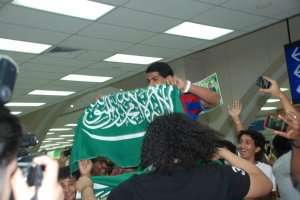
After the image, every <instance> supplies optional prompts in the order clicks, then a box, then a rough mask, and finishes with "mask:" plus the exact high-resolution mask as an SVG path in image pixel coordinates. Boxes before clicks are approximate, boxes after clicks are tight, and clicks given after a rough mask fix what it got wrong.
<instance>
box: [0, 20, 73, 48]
mask: <svg viewBox="0 0 300 200" xmlns="http://www.w3.org/2000/svg"><path fill="white" fill-rule="evenodd" d="M0 27H1V29H0V37H1V38H7V39H14V40H22V41H27V42H36V43H42V44H50V45H55V44H57V43H58V42H61V41H62V40H64V39H66V38H67V37H69V36H70V35H69V34H66V33H59V32H53V31H46V30H41V29H33V28H29V27H25V26H20V25H12V24H7V23H0Z"/></svg>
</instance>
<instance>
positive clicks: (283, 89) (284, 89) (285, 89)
mask: <svg viewBox="0 0 300 200" xmlns="http://www.w3.org/2000/svg"><path fill="white" fill-rule="evenodd" d="M280 90H281V91H282V92H284V91H288V90H289V89H288V88H280Z"/></svg>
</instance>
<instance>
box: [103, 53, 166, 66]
mask: <svg viewBox="0 0 300 200" xmlns="http://www.w3.org/2000/svg"><path fill="white" fill-rule="evenodd" d="M161 59H162V58H157V57H148V56H136V55H128V54H116V55H113V56H111V57H109V58H106V59H105V60H104V61H107V62H120V63H130V64H142V65H148V64H150V63H153V62H156V61H158V60H161Z"/></svg>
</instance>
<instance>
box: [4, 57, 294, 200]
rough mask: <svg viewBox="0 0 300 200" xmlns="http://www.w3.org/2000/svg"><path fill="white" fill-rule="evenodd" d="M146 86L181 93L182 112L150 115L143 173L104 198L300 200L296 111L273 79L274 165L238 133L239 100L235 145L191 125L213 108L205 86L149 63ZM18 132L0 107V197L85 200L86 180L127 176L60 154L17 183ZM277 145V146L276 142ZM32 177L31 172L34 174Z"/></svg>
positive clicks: (251, 138) (231, 109)
mask: <svg viewBox="0 0 300 200" xmlns="http://www.w3.org/2000/svg"><path fill="white" fill-rule="evenodd" d="M146 76H147V81H148V85H149V86H153V85H156V84H170V85H175V86H177V87H178V88H179V89H180V90H181V91H182V94H181V96H180V100H181V103H182V106H183V108H184V111H185V114H179V113H172V114H166V115H162V116H159V117H156V118H155V119H154V120H153V121H152V122H150V123H149V125H148V127H147V130H146V134H145V136H144V139H143V144H142V147H141V160H142V162H141V167H142V168H144V169H147V172H145V173H142V174H139V175H138V174H135V175H133V176H131V177H129V178H128V179H127V180H126V181H124V182H123V183H121V184H119V185H118V186H116V187H115V188H114V189H112V190H111V192H110V193H109V195H108V196H105V197H104V199H108V200H120V199H124V200H127V199H128V200H135V199H136V200H147V199H149V200H150V199H172V200H176V199H178V200H179V199H192V200H193V199H195V200H196V199H207V200H208V199H213V200H217V199H220V200H221V199H228V200H234V199H235V200H237V199H276V198H279V197H280V198H281V199H282V200H292V199H300V114H299V112H298V111H297V110H296V108H295V107H294V106H293V105H292V104H291V103H290V101H289V99H288V98H287V97H286V96H285V95H284V93H283V92H282V91H281V90H280V87H279V85H278V83H277V82H276V80H273V79H271V78H268V77H264V78H265V79H267V80H268V81H269V82H270V83H271V87H270V88H268V89H260V92H263V93H268V94H270V95H272V96H274V97H277V98H279V99H280V101H281V103H282V105H283V108H284V111H285V116H281V115H280V116H279V118H280V119H281V120H283V121H284V122H285V123H287V124H288V129H287V131H286V132H281V131H275V134H276V136H275V138H274V141H273V146H274V151H275V155H276V157H277V159H276V161H275V162H274V163H269V162H268V160H267V158H266V156H265V138H264V136H263V134H261V133H260V132H257V131H253V130H249V129H246V128H245V127H244V125H243V122H242V121H241V119H240V115H241V112H242V103H241V102H240V101H234V102H233V103H232V104H231V105H229V106H228V114H229V116H230V117H231V118H232V121H233V125H234V126H235V129H236V141H237V142H236V143H237V144H236V145H234V144H233V143H232V142H229V141H226V140H224V138H223V137H222V136H224V133H221V131H215V130H213V129H211V128H210V127H209V126H207V125H204V124H202V123H201V122H199V121H198V120H197V119H198V115H199V113H200V112H201V111H203V110H205V109H207V108H209V107H211V106H214V105H217V104H218V103H219V101H220V96H219V95H218V94H217V93H216V92H215V91H214V90H211V89H209V88H206V87H201V86H196V85H193V84H191V82H190V81H184V80H183V79H181V78H180V77H178V76H175V75H174V72H173V70H172V69H171V67H170V66H169V65H168V64H167V63H163V62H156V63H153V64H151V65H150V66H149V67H148V69H147V70H146ZM22 135H23V127H22V125H21V123H20V121H19V119H18V118H17V117H15V116H14V115H12V114H10V112H9V110H8V109H7V108H5V107H4V106H1V108H0V199H3V200H8V199H10V197H11V196H13V199H15V200H19V199H22V200H29V199H43V200H44V199H49V200H50V199H51V200H58V199H65V200H75V199H83V200H93V199H96V197H95V194H94V190H93V189H94V183H93V180H92V178H91V176H114V175H120V174H123V173H128V172H132V171H135V170H136V169H137V167H138V166H136V167H132V168H123V167H122V166H117V165H116V164H115V163H113V162H111V161H110V160H109V158H106V157H102V156H101V155H99V157H97V158H92V159H91V160H81V161H79V163H78V168H79V171H78V172H77V173H71V171H70V166H69V165H68V164H66V161H67V160H68V159H69V156H64V154H63V153H62V155H61V158H60V162H57V161H55V160H53V159H52V158H50V157H48V156H41V157H36V158H33V161H32V163H30V165H32V166H33V167H36V166H42V167H41V168H37V169H41V170H42V172H41V177H39V179H37V180H36V181H35V184H34V185H29V184H28V182H26V180H25V179H24V175H23V174H22V172H21V170H20V168H19V166H18V165H19V164H18V163H17V153H18V149H19V146H20V144H21V140H22ZM283 144H284V145H283ZM36 174H38V173H36Z"/></svg>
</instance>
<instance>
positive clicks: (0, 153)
mask: <svg viewBox="0 0 300 200" xmlns="http://www.w3.org/2000/svg"><path fill="white" fill-rule="evenodd" d="M22 136H23V127H22V125H21V123H20V121H19V119H18V118H17V117H16V116H14V115H12V114H10V111H9V110H8V109H7V108H5V107H3V106H0V168H2V167H6V166H7V165H8V164H9V163H10V162H11V161H12V160H13V159H14V158H16V156H17V153H18V151H19V147H20V145H21V141H22Z"/></svg>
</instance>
